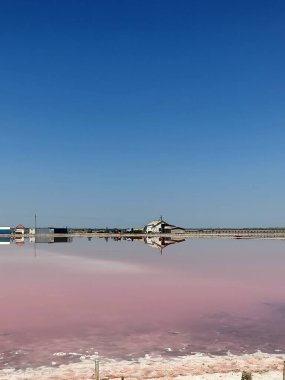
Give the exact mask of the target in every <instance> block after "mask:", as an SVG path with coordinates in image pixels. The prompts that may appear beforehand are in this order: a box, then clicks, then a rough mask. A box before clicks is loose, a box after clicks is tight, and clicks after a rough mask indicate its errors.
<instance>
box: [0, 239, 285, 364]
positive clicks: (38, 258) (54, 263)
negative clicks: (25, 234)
mask: <svg viewBox="0 0 285 380" xmlns="http://www.w3.org/2000/svg"><path fill="white" fill-rule="evenodd" d="M148 243H149V244H145V242H144V241H133V242H132V241H127V240H121V241H113V240H111V239H108V241H106V240H105V239H98V238H96V239H92V240H91V241H89V240H88V239H87V238H75V239H74V240H73V241H72V242H69V243H53V244H37V245H36V247H35V244H30V243H28V242H26V243H25V244H24V245H20V246H19V245H16V244H14V243H13V244H10V245H6V244H5V245H0V369H7V368H27V367H37V366H40V365H45V366H49V365H50V366H51V365H59V364H62V363H69V362H74V361H77V360H79V358H80V357H82V356H84V355H93V354H94V353H98V355H99V356H101V357H107V358H118V359H131V358H139V357H144V356H145V355H160V356H166V357H169V356H180V355H189V354H193V353H195V352H202V353H209V354H214V355H223V354H225V353H227V352H228V351H230V352H232V353H234V354H242V353H253V352H256V351H257V350H261V351H264V352H268V353H276V352H280V353H284V352H285V241H281V240H233V239H190V240H187V241H184V242H179V243H177V244H171V245H169V246H167V247H166V248H164V249H163V250H160V249H159V248H155V247H159V246H160V245H161V244H160V243H159V242H156V241H154V242H151V241H149V242H148ZM173 243H174V242H173ZM164 245H166V244H164ZM35 248H36V249H35Z"/></svg>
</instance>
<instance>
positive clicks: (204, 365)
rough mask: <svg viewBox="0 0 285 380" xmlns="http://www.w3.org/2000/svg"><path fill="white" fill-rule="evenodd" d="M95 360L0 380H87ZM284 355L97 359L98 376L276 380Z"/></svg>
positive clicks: (0, 375)
mask: <svg viewBox="0 0 285 380" xmlns="http://www.w3.org/2000/svg"><path fill="white" fill-rule="evenodd" d="M94 359H95V357H92V356H89V357H88V356H86V358H85V359H82V360H81V361H80V362H78V363H72V364H68V365H61V366H59V367H39V368H34V369H31V368H28V369H26V370H13V369H5V370H0V379H1V380H24V379H25V380H39V379H41V380H84V379H91V378H92V375H93V373H94V372H93V369H94ZM284 359H285V355H277V354H275V355H270V354H265V353H261V352H257V353H255V354H252V355H241V356H237V355H231V354H228V355H226V356H207V355H203V354H195V355H193V356H184V357H182V356H181V357H176V358H171V359H167V358H162V357H152V356H149V355H147V356H146V357H144V358H140V359H138V360H130V361H127V360H110V359H103V358H101V360H100V375H101V377H106V378H110V379H120V378H121V377H122V376H124V377H125V379H127V380H135V379H137V380H138V379H148V380H150V379H163V380H170V379H175V380H240V379H241V372H242V371H243V370H250V371H252V372H253V374H254V377H253V379H254V380H280V379H281V378H282V377H281V376H282V375H281V374H282V369H283V362H284Z"/></svg>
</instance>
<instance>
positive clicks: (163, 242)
mask: <svg viewBox="0 0 285 380" xmlns="http://www.w3.org/2000/svg"><path fill="white" fill-rule="evenodd" d="M104 239H105V241H106V242H108V241H109V239H110V240H113V241H122V240H125V241H131V242H142V243H145V244H146V245H147V246H148V247H151V248H155V249H158V250H159V251H160V253H161V254H162V250H163V249H165V248H167V247H168V246H170V245H173V244H177V243H182V242H184V241H186V239H181V238H178V237H177V238H176V237H175V238H173V237H164V236H146V237H141V236H129V237H121V236H116V237H112V238H109V237H104ZM88 240H89V241H91V238H90V237H89V238H88Z"/></svg>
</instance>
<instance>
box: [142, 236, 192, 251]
mask: <svg viewBox="0 0 285 380" xmlns="http://www.w3.org/2000/svg"><path fill="white" fill-rule="evenodd" d="M183 241H185V239H176V238H168V237H160V236H153V237H146V238H145V239H144V242H145V243H146V244H147V245H148V246H149V247H152V248H157V249H160V251H161V252H162V250H163V249H164V248H166V247H168V246H169V245H172V244H176V243H181V242H183Z"/></svg>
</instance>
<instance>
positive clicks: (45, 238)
mask: <svg viewBox="0 0 285 380" xmlns="http://www.w3.org/2000/svg"><path fill="white" fill-rule="evenodd" d="M29 234H30V235H31V236H30V238H29V239H30V243H70V242H72V237H69V236H54V235H55V234H59V235H68V229H67V228H61V227H60V228H57V227H36V228H30V229H29ZM33 235H34V236H33Z"/></svg>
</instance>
